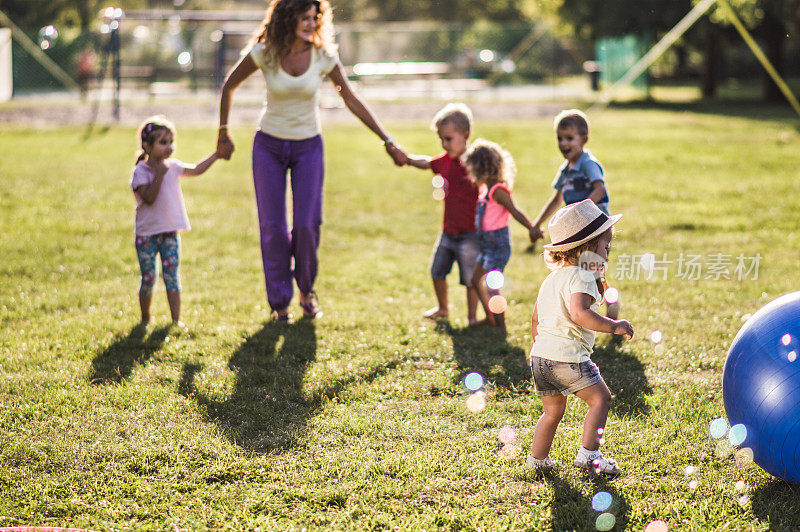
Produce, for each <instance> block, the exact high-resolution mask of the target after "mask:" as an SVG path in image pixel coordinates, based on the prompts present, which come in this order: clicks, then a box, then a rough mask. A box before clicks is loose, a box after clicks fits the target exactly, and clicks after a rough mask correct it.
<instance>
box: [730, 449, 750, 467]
mask: <svg viewBox="0 0 800 532" xmlns="http://www.w3.org/2000/svg"><path fill="white" fill-rule="evenodd" d="M733 463H734V464H735V465H736V467H740V468H742V469H744V468H745V467H749V466H750V465H751V464H752V463H753V449H751V448H750V447H742V448H741V449H739V450H738V451H736V453H734V455H733Z"/></svg>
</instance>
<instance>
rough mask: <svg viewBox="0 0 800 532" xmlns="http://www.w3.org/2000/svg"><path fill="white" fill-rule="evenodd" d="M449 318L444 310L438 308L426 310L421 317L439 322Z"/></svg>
mask: <svg viewBox="0 0 800 532" xmlns="http://www.w3.org/2000/svg"><path fill="white" fill-rule="evenodd" d="M448 316H449V314H448V312H447V311H446V310H442V309H440V308H439V307H433V308H432V309H429V310H426V311H425V313H424V314H423V315H422V317H423V318H426V319H429V320H441V319H446V318H447V317H448Z"/></svg>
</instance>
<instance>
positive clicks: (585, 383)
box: [527, 199, 633, 474]
mask: <svg viewBox="0 0 800 532" xmlns="http://www.w3.org/2000/svg"><path fill="white" fill-rule="evenodd" d="M620 218H622V215H621V214H617V215H615V216H608V215H607V214H606V213H604V212H603V211H601V210H600V209H599V208H598V207H597V205H596V204H595V203H594V202H593V201H592V200H591V199H586V200H583V201H580V202H578V203H573V204H571V205H567V206H566V207H563V208H561V209H559V210H558V211H557V212H556V213H555V215H554V216H553V218H552V219H551V220H550V222H549V224H548V228H549V232H550V237H551V239H552V243H550V244H548V245H546V246H545V247H544V250H545V253H544V255H545V262H546V263H547V265H548V267H549V268H550V269H551V270H552V272H551V273H550V275H548V276H547V278H546V279H545V280H544V282H542V286H541V288H540V289H539V295H538V297H537V299H536V305H535V306H534V308H533V317H532V319H531V326H532V330H533V347H532V348H531V352H530V363H531V374H532V375H533V382H534V386H535V389H536V395H537V396H539V397H541V399H542V404H543V407H544V412H543V413H542V415H541V417H540V418H539V421H538V422H537V423H536V430H535V431H534V434H533V444H532V445H531V454H530V456H528V459H527V466H528V467H530V468H532V469H537V468H549V467H552V466H553V465H554V462H553V461H552V460H551V459H550V456H549V452H550V447H551V445H552V444H553V438H554V437H555V433H556V429H557V428H558V424H559V422H560V421H561V418H562V416H563V415H564V410H565V408H566V406H567V396H568V395H571V394H575V395H576V396H578V398H580V399H581V400H583V401H584V402H585V403H586V404H587V405H588V406H589V411H588V412H587V413H586V417H585V418H584V420H583V437H582V439H581V446H580V448H579V449H578V455H577V456H576V458H575V465H576V466H578V467H581V468H584V469H588V470H590V471H594V472H597V473H605V474H617V473H619V471H620V469H619V467H618V466H617V464H616V462H615V461H614V460H612V459H611V458H605V457H604V456H603V454H602V453H601V452H600V449H599V446H600V442H601V440H602V434H603V431H604V428H605V424H606V417H607V416H608V409H609V405H610V403H611V393H610V392H609V391H608V387H607V386H606V383H605V381H603V377H602V376H600V371H599V370H598V369H597V365H595V363H594V362H592V361H591V359H590V356H591V354H592V347H593V345H594V339H595V332H607V333H612V334H619V335H625V336H627V337H628V339H630V338H632V337H633V327H632V326H631V324H630V323H629V322H628V321H626V320H614V319H611V318H607V317H605V316H601V315H600V314H598V313H597V310H598V308H599V303H600V300H601V299H602V296H601V294H600V292H599V290H598V288H597V282H596V280H597V279H598V278H599V276H600V275H601V273H602V270H603V268H604V266H605V263H606V260H607V259H608V252H609V250H610V249H611V239H612V238H613V236H614V232H613V231H614V230H613V225H614V224H615V223H617V221H619V219H620Z"/></svg>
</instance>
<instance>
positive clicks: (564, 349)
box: [531, 266, 601, 362]
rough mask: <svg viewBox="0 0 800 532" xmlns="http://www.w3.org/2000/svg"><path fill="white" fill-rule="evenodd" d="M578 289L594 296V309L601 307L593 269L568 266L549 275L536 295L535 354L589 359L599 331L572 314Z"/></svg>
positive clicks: (546, 356)
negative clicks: (572, 304)
mask: <svg viewBox="0 0 800 532" xmlns="http://www.w3.org/2000/svg"><path fill="white" fill-rule="evenodd" d="M577 292H581V293H584V294H589V295H590V296H592V298H594V303H592V305H591V309H592V310H593V311H595V312H597V311H598V310H599V308H600V298H601V296H600V292H599V291H598V290H597V283H596V282H595V279H594V276H593V275H592V273H591V272H589V271H586V270H584V269H583V268H580V267H579V266H565V267H563V268H558V269H556V270H553V271H552V272H551V273H550V275H548V276H547V278H545V280H544V282H543V283H542V286H541V288H539V296H538V297H537V298H536V308H537V310H538V313H539V325H538V327H537V335H536V340H535V341H534V343H533V347H532V348H531V356H536V357H541V358H547V359H549V360H555V361H557V362H584V361H586V360H589V357H590V356H591V354H592V348H593V347H594V339H595V335H596V333H595V332H594V331H592V330H590V329H587V328H585V327H581V326H580V325H578V324H577V323H575V322H574V321H572V318H570V316H569V308H570V299H571V297H572V294H574V293H577Z"/></svg>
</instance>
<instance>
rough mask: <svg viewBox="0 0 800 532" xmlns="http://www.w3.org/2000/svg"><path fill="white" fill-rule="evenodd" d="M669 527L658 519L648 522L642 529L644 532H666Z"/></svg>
mask: <svg viewBox="0 0 800 532" xmlns="http://www.w3.org/2000/svg"><path fill="white" fill-rule="evenodd" d="M668 530H669V527H668V526H667V523H666V522H664V521H662V520H661V519H658V520H656V521H650V522H649V523H647V526H646V527H644V532H667V531H668Z"/></svg>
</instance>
